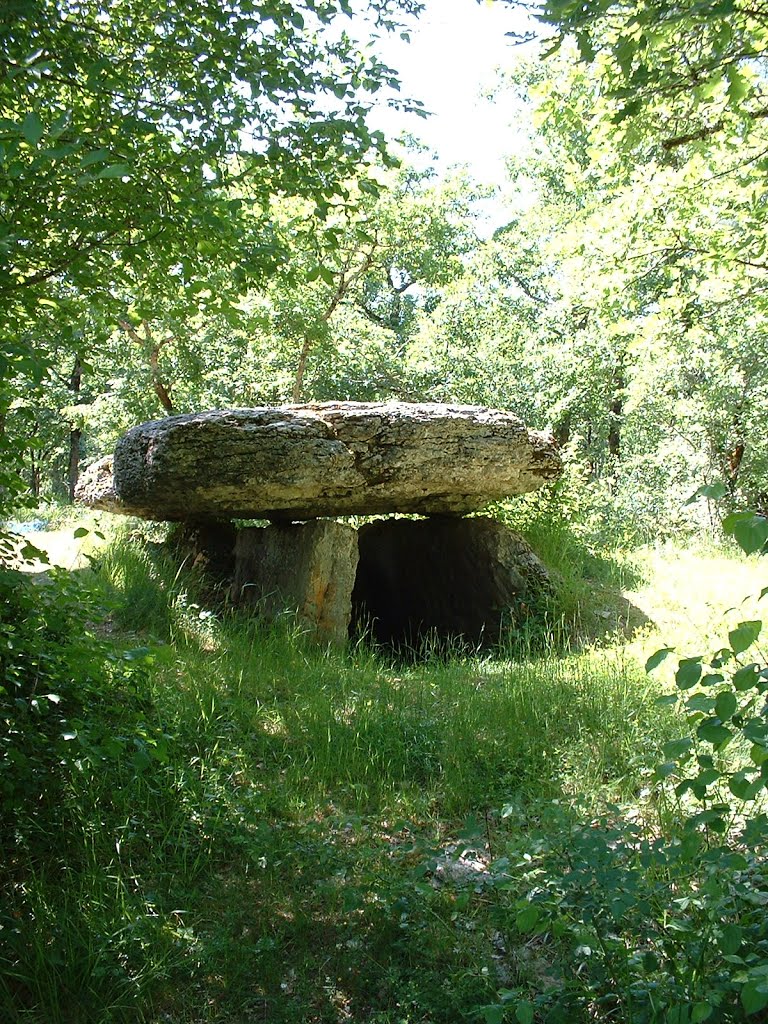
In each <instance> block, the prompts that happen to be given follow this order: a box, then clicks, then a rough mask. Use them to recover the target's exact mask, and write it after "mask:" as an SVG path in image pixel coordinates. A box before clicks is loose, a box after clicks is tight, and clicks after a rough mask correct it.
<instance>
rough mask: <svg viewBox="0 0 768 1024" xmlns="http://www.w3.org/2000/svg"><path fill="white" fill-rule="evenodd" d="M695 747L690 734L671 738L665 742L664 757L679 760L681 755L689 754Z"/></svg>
mask: <svg viewBox="0 0 768 1024" xmlns="http://www.w3.org/2000/svg"><path fill="white" fill-rule="evenodd" d="M692 747H693V740H692V739H691V738H690V736H683V737H681V738H680V739H679V740H669V742H668V743H665V744H664V757H666V758H669V760H670V761H678V760H679V759H680V758H681V757H684V756H685V755H686V754H689V753H690V751H691V748H692Z"/></svg>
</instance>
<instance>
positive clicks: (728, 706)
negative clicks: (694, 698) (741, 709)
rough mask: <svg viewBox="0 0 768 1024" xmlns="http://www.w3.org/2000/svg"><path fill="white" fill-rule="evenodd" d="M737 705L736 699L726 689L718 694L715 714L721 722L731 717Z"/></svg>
mask: <svg viewBox="0 0 768 1024" xmlns="http://www.w3.org/2000/svg"><path fill="white" fill-rule="evenodd" d="M737 707H738V701H737V700H736V697H735V695H734V694H733V693H731V692H730V691H729V690H726V691H725V692H724V693H721V694H719V695H718V698H717V700H716V701H715V714H716V715H717V717H718V718H719V719H720V721H721V722H725V721H726V720H727V719H729V718H732V717H733V715H734V714H735V713H736V708H737Z"/></svg>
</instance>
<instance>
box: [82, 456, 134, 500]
mask: <svg viewBox="0 0 768 1024" xmlns="http://www.w3.org/2000/svg"><path fill="white" fill-rule="evenodd" d="M113 463H114V456H113V455H105V456H104V458H103V459H99V460H98V462H94V463H92V464H91V465H90V466H89V467H88V469H87V470H86V471H85V472H84V473H82V474H81V476H80V479H79V480H78V481H77V486H76V487H75V501H78V502H80V504H81V505H90V506H91V508H98V509H101V510H102V511H103V512H122V511H123V505H122V502H121V501H120V499H119V498H118V496H117V493H116V492H115V478H114V467H113Z"/></svg>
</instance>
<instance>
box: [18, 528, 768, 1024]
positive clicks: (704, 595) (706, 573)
mask: <svg viewBox="0 0 768 1024" xmlns="http://www.w3.org/2000/svg"><path fill="white" fill-rule="evenodd" d="M85 528H86V529H88V530H89V531H90V532H89V534H87V535H86V534H83V535H81V536H78V537H75V536H74V533H73V527H72V525H69V526H67V527H65V528H63V529H62V530H59V531H49V532H45V533H37V534H35V535H33V536H31V537H30V539H31V540H33V541H34V542H35V543H40V544H41V546H43V547H45V548H46V549H47V550H48V551H49V552H50V555H51V560H52V561H57V562H59V564H62V565H66V566H67V567H74V568H77V567H78V566H82V565H83V562H84V561H85V562H87V563H88V564H89V565H90V566H91V568H90V569H88V570H87V571H86V570H84V569H79V570H78V571H77V572H74V573H72V575H73V577H75V576H77V577H83V578H84V579H86V578H87V580H90V581H91V582H87V585H88V586H90V587H91V588H93V587H94V586H96V587H97V590H98V591H99V594H100V595H101V597H100V598H99V600H100V601H101V602H102V605H101V607H103V608H105V609H106V610H105V612H104V614H105V615H106V619H102V620H101V621H97V622H91V628H92V630H93V633H94V636H95V637H96V639H95V640H94V643H96V644H97V646H98V652H97V654H94V655H93V657H94V658H96V657H103V656H105V651H106V658H107V664H108V665H110V666H111V668H110V669H109V672H110V673H111V675H110V677H109V678H110V680H111V682H109V684H107V683H102V682H92V683H91V684H89V685H90V686H91V688H92V690H91V692H92V693H95V695H96V697H97V698H98V699H96V700H92V701H91V703H90V705H88V706H84V707H83V708H81V710H80V712H79V719H78V721H77V722H76V723H75V724H74V725H73V727H72V729H71V731H70V733H69V734H68V735H71V736H72V740H71V742H72V743H73V744H79V747H78V748H77V756H73V757H72V758H71V759H69V760H67V761H66V762H65V761H62V762H61V766H63V767H61V768H60V769H59V770H58V771H59V776H60V777H59V778H58V780H57V786H58V787H59V788H57V789H56V793H57V796H56V806H55V808H53V809H49V810H48V811H44V810H43V809H41V810H39V812H38V815H37V818H36V821H35V822H34V823H33V824H30V823H29V822H27V823H26V824H25V825H23V827H21V826H20V827H19V830H18V831H17V840H16V843H17V845H16V849H15V852H14V853H13V856H12V857H11V859H10V862H9V864H10V866H7V867H6V873H10V878H11V880H12V887H13V893H14V895H13V900H12V907H11V910H10V916H9V917H8V918H7V919H6V921H9V920H10V921H12V922H13V927H12V928H10V929H9V928H8V927H7V925H6V930H5V939H6V945H5V946H3V945H2V941H0V948H2V950H3V951H2V953H0V956H2V958H3V961H4V967H5V981H0V1016H2V1019H8V1020H14V1021H19V1022H22V1021H29V1022H34V1024H38V1022H40V1024H41V1022H43V1021H45V1022H46V1024H69V1022H73V1024H74V1022H78V1024H79V1022H83V1024H115V1022H118V1021H121V1022H122V1021H129V1020H131V1021H133V1020H136V1019H140V1020H145V1021H149V1022H152V1024H247V1022H256V1021H264V1022H270V1024H272V1022H274V1024H289V1022H290V1024H331V1022H333V1024H343V1022H348V1021H352V1022H357V1021H360V1022H363V1021H365V1022H371V1024H453V1022H459V1021H461V1022H466V1021H479V1022H481V1024H482V1022H483V1021H485V1022H486V1024H501V1022H502V1021H516V1022H518V1024H532V1022H534V1021H542V1022H543V1021H552V1022H556V1021H557V1022H559V1021H563V1022H568V1021H574V1022H581V1021H585V1022H586V1021H595V1020H597V1021H601V1020H605V1021H606V1022H607V1021H609V1020H610V1021H619V1022H624V1021H627V1022H629V1021H630V1020H648V1021H651V1020H655V1019H657V1018H655V1017H653V1016H652V1015H647V1016H646V1017H642V1016H638V1014H637V1009H636V1007H634V1004H633V1005H632V1006H630V1005H629V1002H628V1001H627V998H628V997H627V996H626V993H622V992H621V991H619V990H620V989H622V987H626V988H627V991H629V990H630V989H631V988H632V985H635V983H636V982H637V978H636V976H635V975H636V974H637V971H640V968H637V971H635V968H634V967H632V964H633V963H634V961H631V958H630V959H628V958H629V957H630V953H632V950H631V946H632V942H634V943H635V945H636V946H637V949H638V952H637V956H639V957H641V959H642V957H645V960H643V961H642V963H643V964H645V966H644V967H643V968H642V970H643V971H645V974H644V975H643V978H644V979H645V980H644V984H646V983H647V985H646V987H647V986H650V988H648V991H649V992H651V995H650V996H648V998H650V1000H651V1005H653V999H654V998H656V997H655V996H654V995H653V992H654V991H658V992H661V993H662V994H661V995H659V996H658V998H659V999H660V1000H661V1004H660V1005H662V1006H665V1005H668V1006H673V1005H674V1004H673V1002H670V999H672V996H670V995H669V994H668V993H667V994H666V995H664V992H666V989H665V988H664V985H667V988H669V986H670V985H671V984H672V983H671V982H669V983H667V982H666V981H663V979H662V980H659V977H657V976H656V974H658V973H659V971H661V968H660V967H658V966H657V967H656V968H653V969H652V967H651V959H652V958H651V956H650V955H651V953H653V957H656V956H657V946H658V948H659V949H660V948H661V946H660V944H662V939H663V940H664V941H666V938H665V936H666V934H667V932H666V931H665V930H664V929H665V928H666V925H664V926H663V927H662V926H661V925H659V921H660V920H661V918H662V917H664V919H665V920H666V917H665V915H666V914H667V910H666V909H664V907H665V906H666V901H668V899H669V893H666V895H664V896H662V897H659V899H661V901H662V903H663V904H664V907H661V908H660V906H656V905H655V904H654V903H653V898H655V897H653V898H652V897H649V896H648V894H647V893H646V891H645V889H644V888H643V886H645V885H646V882H647V879H646V877H645V876H644V875H643V876H642V878H643V880H642V885H640V883H639V882H638V879H639V878H640V876H639V875H632V874H631V873H630V875H628V876H627V875H626V872H627V871H629V868H628V866H627V865H628V864H629V861H628V860H627V857H629V856H630V854H628V853H627V852H626V851H627V850H632V851H636V850H639V849H640V846H641V843H642V842H646V841H651V840H652V839H653V837H654V836H655V837H657V838H658V837H659V836H660V835H663V834H664V831H665V829H666V828H667V827H668V825H669V821H670V814H671V810H670V807H669V806H668V804H667V803H665V801H664V800H663V799H661V798H660V797H659V793H658V791H657V790H656V789H655V787H654V783H653V769H654V767H655V766H656V765H657V764H658V763H659V762H660V761H661V760H662V759H663V755H662V751H663V749H664V746H665V744H669V743H670V742H671V741H675V740H676V739H677V738H678V737H679V736H680V734H681V732H683V733H684V732H685V730H686V725H685V721H684V720H682V719H681V717H680V715H679V712H678V711H677V710H676V709H675V708H674V707H672V706H670V702H669V700H668V699H666V697H665V695H668V694H669V693H670V691H671V690H674V685H673V682H672V670H671V669H669V670H667V671H666V672H665V671H664V670H663V669H662V670H661V671H660V672H657V673H654V674H653V675H652V676H649V675H647V674H646V673H645V671H644V669H643V665H644V662H645V660H646V659H647V657H648V656H649V655H650V654H651V653H653V652H654V651H655V650H657V649H658V648H660V647H662V646H674V647H676V648H677V650H678V652H679V653H680V654H681V655H691V654H693V655H696V654H707V653H708V652H710V651H712V650H715V649H716V648H717V647H719V646H722V642H723V640H724V638H726V637H727V632H728V629H729V628H732V627H733V626H734V625H735V624H737V623H738V622H739V621H741V620H742V619H753V618H755V617H757V616H758V615H759V606H758V605H757V604H756V603H755V601H754V598H755V596H756V595H757V594H759V592H760V590H761V589H762V587H763V585H764V584H765V582H766V581H765V571H764V566H763V565H762V564H761V563H760V562H759V561H758V560H757V559H756V558H751V559H750V558H746V557H744V556H741V555H739V554H735V553H734V554H730V553H724V552H723V551H722V550H719V549H717V548H712V549H701V548H700V549H685V548H680V547H675V546H673V545H668V546H665V547H657V548H647V549H643V550H641V551H637V552H633V553H632V554H631V555H630V556H626V557H627V558H628V559H629V560H630V561H631V569H632V571H631V572H627V573H626V574H625V575H626V577H627V579H631V581H632V586H631V589H629V588H628V589H624V590H622V589H619V588H614V589H612V588H611V587H610V586H608V585H607V584H606V583H605V582H603V583H597V582H595V583H594V584H591V585H590V586H589V587H588V588H587V592H588V593H589V601H588V602H586V603H585V604H584V607H583V608H582V609H581V610H580V611H579V612H578V613H577V615H576V619H578V628H575V629H574V633H573V636H572V637H571V638H570V640H569V638H568V636H567V635H566V634H567V629H566V628H565V627H564V626H563V624H560V626H559V628H557V629H554V628H552V629H551V630H549V629H544V630H542V631H541V632H540V634H530V635H526V636H525V637H518V638H514V640H513V641H512V642H510V644H509V645H508V646H507V647H506V648H505V649H504V650H502V651H498V652H495V653H493V654H490V653H479V654H477V655H474V656H467V655H457V656H456V657H454V658H451V659H447V660H446V659H445V658H427V659H426V660H424V661H420V662H412V663H409V664H402V663H397V662H394V661H392V660H391V659H389V658H386V657H383V656H381V655H378V654H376V653H374V652H372V651H370V650H369V649H368V648H367V647H365V646H364V645H359V646H357V647H355V648H354V649H352V650H350V651H347V652H341V653H340V652H333V651H323V650H318V649H316V648H315V649H313V648H312V647H311V646H309V645H307V644H306V643H305V642H304V639H303V638H302V637H301V635H300V634H299V633H298V632H297V631H296V630H295V628H294V627H293V626H292V625H291V623H290V622H288V621H286V623H285V624H284V626H282V627H280V628H272V629H270V630H265V629H263V628H262V627H259V626H258V624H255V623H254V622H252V621H250V620H248V619H244V618H239V617H234V616H233V617H222V616H220V615H218V614H217V613H215V612H214V611H213V610H211V609H209V608H207V607H206V606H205V603H204V602H202V601H200V600H199V599H198V598H196V597H195V593H194V590H193V589H190V587H189V586H188V585H187V582H186V581H185V580H183V579H180V578H179V574H178V572H177V571H176V569H175V567H173V566H170V565H164V564H161V563H158V561H157V559H156V556H155V555H153V554H152V552H151V551H150V550H149V549H147V548H144V547H143V546H142V545H141V543H140V542H139V541H138V540H137V539H136V536H135V535H134V536H133V537H132V538H131V539H130V540H129V541H126V540H125V539H124V540H122V541H118V542H117V543H112V544H111V545H109V546H107V547H104V546H103V545H102V542H101V540H100V539H99V538H98V537H94V536H93V531H94V529H95V528H98V527H97V526H95V525H94V523H92V522H89V523H88V524H87V526H86V527H85ZM85 544H88V545H91V546H90V548H89V550H87V551H86V552H84V551H83V545H85ZM84 554H85V555H87V557H86V558H85V559H84V558H83V556H84ZM94 580H95V581H96V582H95V583H94V582H93V581H94ZM750 595H751V598H750ZM745 598H750V600H748V601H747V603H746V604H745V603H744V600H745ZM574 621H575V620H574ZM105 627H106V628H105ZM105 637H106V639H105ZM115 645H117V646H115ZM94 650H95V649H94ZM115 651H119V653H118V654H115V653H114V652H115ZM78 656H79V657H82V654H80V655H78ZM78 664H80V662H78ZM89 671H90V669H89ZM92 675H93V677H94V678H96V673H95V670H94V671H93V672H92ZM656 676H658V677H659V678H656ZM94 687H95V689H94ZM659 698H662V702H661V703H659ZM41 808H42V804H41ZM46 814H50V815H51V816H52V817H51V818H50V824H49V825H47V824H46V821H47V820H48V819H47V818H46V816H45V815H46ZM638 828H641V829H642V837H645V838H642V837H641V835H640V833H638V832H634V831H632V830H635V829H638ZM617 829H618V830H619V831H618V832H617V831H616V830H617ZM19 837H21V838H19ZM628 837H631V838H632V841H631V842H629V841H628ZM595 844H597V845H595ZM580 851H581V852H580ZM616 851H624V852H623V853H621V856H619V854H618V853H617V852H616ZM614 856H615V857H616V863H613V862H611V863H609V862H608V861H607V860H606V857H608V858H609V859H610V857H614ZM632 856H634V854H632ZM563 858H565V861H563ZM633 863H634V862H633ZM638 863H639V862H638ZM557 865H559V867H557ZM564 865H565V866H564ZM569 865H570V866H569ZM574 865H576V866H574ZM578 865H581V868H579V870H580V871H581V872H582V874H580V875H578V877H579V878H580V882H579V885H580V886H581V887H582V889H580V890H579V891H580V892H581V896H580V897H579V899H580V900H582V902H584V901H586V902H585V904H584V905H585V906H589V905H590V904H589V901H590V900H597V899H598V897H597V896H596V895H595V894H596V893H598V892H599V893H602V894H603V895H602V897H601V898H604V899H605V900H606V901H610V900H614V899H615V897H616V894H617V892H618V893H622V892H624V890H626V892H629V893H630V894H631V893H632V892H634V891H635V888H643V893H644V895H643V897H642V899H643V901H645V902H642V908H646V906H647V908H648V909H647V912H646V910H645V909H641V910H638V906H639V905H640V904H639V903H638V904H637V905H635V904H632V905H631V906H630V905H629V904H627V907H628V909H626V910H625V914H626V920H627V921H628V922H630V923H631V922H634V924H632V927H633V928H634V929H635V933H636V934H634V935H633V937H627V936H622V937H621V938H620V940H617V939H616V935H617V934H618V932H617V929H618V926H617V925H616V924H615V922H614V924H613V925H611V927H610V928H609V929H608V933H607V937H606V936H605V935H603V936H602V938H601V937H600V935H599V931H598V932H596V931H595V927H594V925H593V924H588V923H587V924H585V922H584V920H583V919H582V918H583V915H581V916H579V915H578V914H574V913H573V911H572V910H569V909H568V908H569V907H572V903H569V900H572V899H573V898H575V897H574V895H573V885H574V884H575V883H574V882H573V878H574V877H575V875H574V872H576V874H578V871H577V867H578ZM585 865H589V870H590V871H593V874H591V875H590V876H589V878H587V877H586V875H585V874H584V872H585V871H586V870H587V869H586V867H585ZM596 865H603V867H602V868H601V869H600V871H597V870H596ZM556 868H557V869H556ZM633 870H635V869H633ZM636 870H637V871H640V868H639V867H637V868H636ZM643 870H644V869H643ZM622 871H623V872H624V874H623V875H620V873H621V872H622ZM558 872H559V873H558ZM617 872H619V874H617ZM628 878H629V881H627V879H628ZM569 879H570V880H569ZM657 881H658V880H657ZM654 884H656V883H654ZM569 887H570V888H569ZM633 887H634V888H633ZM653 891H654V892H655V891H656V890H653ZM626 892H624V895H626ZM637 899H638V901H639V900H640V897H639V896H638V897H637ZM630 903H631V896H630ZM606 905H608V903H606ZM600 906H601V905H600V904H599V903H597V902H596V903H595V908H596V909H594V913H593V918H594V920H597V919H598V918H599V917H600V914H602V913H603V911H604V909H605V908H604V907H603V908H602V909H600ZM687 912H688V911H686V913H687ZM718 913H719V912H718ZM643 914H646V916H647V922H646V923H645V924H643V925H642V926H641V925H640V924H639V923H638V922H640V921H641V919H642V920H643V921H645V918H643V916H642V915H643ZM633 915H634V916H633ZM0 923H2V922H0ZM646 924H647V933H643V934H641V935H639V932H642V930H643V928H645V927H646ZM627 927H628V928H629V924H628V925H627ZM590 928H591V929H592V930H591V931H590ZM699 930H700V929H699ZM670 934H671V933H670ZM595 935H597V939H598V940H599V941H600V942H602V943H603V945H602V946H601V947H600V948H598V947H596V946H595V941H596V940H595ZM2 936H3V933H2V931H1V930H0V939H2ZM9 936H10V938H9ZM659 936H661V937H662V938H659ZM614 947H615V948H614ZM619 947H620V949H621V954H620V955H619V953H618V952H617V949H618V948H619ZM611 950H613V952H612V953H611ZM609 953H610V955H609ZM632 955H633V956H634V955H635V954H634V953H632ZM617 958H618V959H617ZM639 962H640V961H638V963H639ZM621 964H623V965H624V966H623V967H622V966H621ZM654 970H655V971H656V974H654ZM622 971H623V973H622ZM633 971H635V973H634V974H633ZM1 973H2V972H0V974H1ZM662 973H663V972H662ZM693 976H695V978H698V974H697V973H696V972H695V971H694V972H693ZM666 977H667V975H664V978H666ZM677 984H678V983H677V981H675V985H677ZM699 984H700V982H699V981H695V982H693V981H692V982H691V985H694V987H695V985H699ZM654 986H656V988H654ZM672 987H673V988H674V986H672ZM678 987H679V986H678ZM689 987H690V986H689ZM638 991H639V989H638ZM643 991H645V989H644V990H643ZM670 991H671V989H670ZM697 991H698V990H697ZM633 998H634V997H633ZM642 998H646V997H645V996H643V997H642ZM680 998H681V999H682V1000H683V1001H684V1003H685V1005H686V1006H688V1005H690V1006H693V1005H698V1006H699V1007H700V1009H699V1010H698V1011H697V1013H698V1016H697V1017H691V1016H690V1015H689V1017H687V1018H686V1017H683V1016H680V1017H679V1021H680V1024H683V1021H685V1022H686V1024H687V1022H688V1021H690V1020H694V1019H698V1020H705V1019H708V1018H707V1016H705V1011H704V1009H703V1007H704V1006H705V1005H707V1006H709V1005H710V1003H711V1002H712V1000H710V1002H707V1000H708V999H709V998H710V997H709V996H707V995H706V993H704V995H702V994H701V992H699V993H698V995H697V996H694V995H691V993H689V992H688V991H687V990H686V991H685V992H684V993H683V995H682V996H680ZM712 998H714V997H712ZM637 999H638V1000H640V1002H642V999H641V997H640V996H637ZM665 999H666V1000H667V1003H664V1000H665ZM601 1000H602V1001H601ZM691 1000H693V1002H691ZM625 1002H626V1006H625ZM712 1005H714V1003H712ZM665 1012H666V1011H665ZM686 1012H688V1011H686ZM658 1019H659V1020H662V1019H670V1020H671V1019H672V1018H671V1017H668V1018H663V1017H658ZM676 1019H677V1018H676ZM713 1019H714V1018H713ZM718 1019H722V1020H730V1019H731V1018H730V1017H727V1016H721V1017H720V1018H718ZM734 1019H738V1018H734Z"/></svg>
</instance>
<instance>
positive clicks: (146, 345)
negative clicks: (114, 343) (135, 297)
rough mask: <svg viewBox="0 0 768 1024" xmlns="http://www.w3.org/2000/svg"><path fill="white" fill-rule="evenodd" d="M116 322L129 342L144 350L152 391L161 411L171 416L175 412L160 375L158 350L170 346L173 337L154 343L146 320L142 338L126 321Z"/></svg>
mask: <svg viewBox="0 0 768 1024" xmlns="http://www.w3.org/2000/svg"><path fill="white" fill-rule="evenodd" d="M117 322H118V324H119V325H120V326H121V327H122V329H123V330H124V331H125V333H126V334H127V335H128V337H129V338H130V339H131V341H135V342H136V344H137V345H139V346H140V347H141V348H142V349H143V350H144V353H145V354H146V356H147V359H148V361H149V372H150V375H151V378H152V390H153V391H154V392H155V396H156V397H157V400H158V401H159V402H160V405H161V406H162V407H163V409H165V411H166V412H167V413H169V414H170V415H173V414H174V413H175V412H176V409H175V408H174V405H173V401H172V400H171V393H170V391H169V389H168V388H167V387H166V385H165V382H164V381H163V378H162V375H161V373H160V350H161V349H162V348H163V347H164V346H165V345H170V344H171V342H172V341H175V340H176V339H175V338H174V337H173V335H170V336H169V337H167V338H163V340H162V341H156V340H155V338H154V337H153V335H152V329H151V328H150V326H149V323H148V322H147V321H146V320H143V321H142V326H143V327H144V337H143V338H142V336H141V335H140V334H139V332H138V331H137V330H136V328H135V327H134V326H133V325H132V324H130V323H128V321H127V320H118V321H117Z"/></svg>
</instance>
